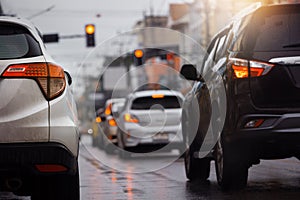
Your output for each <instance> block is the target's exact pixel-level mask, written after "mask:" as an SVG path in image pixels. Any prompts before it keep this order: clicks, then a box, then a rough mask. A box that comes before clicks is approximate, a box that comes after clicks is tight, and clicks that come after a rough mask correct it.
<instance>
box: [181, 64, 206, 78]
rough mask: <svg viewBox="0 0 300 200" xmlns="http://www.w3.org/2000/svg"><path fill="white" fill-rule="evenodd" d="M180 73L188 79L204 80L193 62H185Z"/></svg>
mask: <svg viewBox="0 0 300 200" xmlns="http://www.w3.org/2000/svg"><path fill="white" fill-rule="evenodd" d="M180 74H181V75H182V76H183V77H184V78H185V79H187V80H191V81H202V80H203V79H202V77H201V76H199V75H198V72H197V69H196V67H195V66H194V65H192V64H185V65H183V66H182V67H181V70H180Z"/></svg>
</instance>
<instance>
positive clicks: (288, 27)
mask: <svg viewBox="0 0 300 200" xmlns="http://www.w3.org/2000/svg"><path fill="white" fill-rule="evenodd" d="M299 24H300V7H299V6H295V7H287V8H286V9H278V8H277V9H274V8H273V9H269V10H265V9H261V10H260V11H259V12H257V13H256V14H255V15H254V16H253V19H252V21H251V23H250V25H249V27H248V32H247V35H246V38H247V40H245V41H244V42H245V43H246V44H245V45H246V46H247V47H248V48H250V50H251V49H253V51H254V52H269V51H273V52H274V51H288V50H300V44H299V43H300V26H299ZM274 41H276V42H274Z"/></svg>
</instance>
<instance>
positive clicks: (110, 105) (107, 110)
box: [105, 103, 112, 115]
mask: <svg viewBox="0 0 300 200" xmlns="http://www.w3.org/2000/svg"><path fill="white" fill-rule="evenodd" d="M111 107H112V103H110V104H108V106H107V107H106V108H105V115H111Z"/></svg>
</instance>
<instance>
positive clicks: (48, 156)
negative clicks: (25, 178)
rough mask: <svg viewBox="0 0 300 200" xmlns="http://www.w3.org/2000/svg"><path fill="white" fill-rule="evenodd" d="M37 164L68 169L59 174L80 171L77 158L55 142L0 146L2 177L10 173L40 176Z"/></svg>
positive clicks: (0, 172) (0, 170) (0, 171)
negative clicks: (53, 165)
mask: <svg viewBox="0 0 300 200" xmlns="http://www.w3.org/2000/svg"><path fill="white" fill-rule="evenodd" d="M37 164H38V165H41V164H55V165H62V166H64V167H66V168H67V170H66V171H63V172H59V173H66V174H75V173H76V171H77V170H78V169H77V157H76V156H74V155H73V154H72V153H71V152H70V151H69V150H68V149H67V148H66V147H65V146H64V145H62V144H59V143H54V142H53V143H52V142H47V143H12V144H0V175H2V176H3V175H7V174H8V173H10V172H12V173H23V174H24V173H25V174H26V175H38V174H41V173H42V172H40V171H38V170H37V168H36V166H35V165H37ZM43 173H47V174H48V173H50V174H51V173H53V172H43ZM56 173H57V172H56Z"/></svg>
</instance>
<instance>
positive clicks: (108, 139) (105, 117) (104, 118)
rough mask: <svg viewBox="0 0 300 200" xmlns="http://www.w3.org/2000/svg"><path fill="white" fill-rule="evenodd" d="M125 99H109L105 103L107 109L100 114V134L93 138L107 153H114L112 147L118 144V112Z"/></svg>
mask: <svg viewBox="0 0 300 200" xmlns="http://www.w3.org/2000/svg"><path fill="white" fill-rule="evenodd" d="M124 102H125V98H115V99H109V100H107V101H106V103H105V109H104V111H103V112H100V113H99V115H98V117H100V119H99V118H98V121H100V123H99V127H98V129H99V130H98V133H97V134H95V135H96V136H94V137H93V141H94V140H96V141H95V142H93V143H95V144H96V146H97V147H99V148H100V149H104V150H105V152H106V153H113V151H114V148H113V146H112V145H114V144H117V129H118V125H117V121H116V118H117V117H118V115H119V114H118V112H119V110H120V109H121V108H122V106H124Z"/></svg>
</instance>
